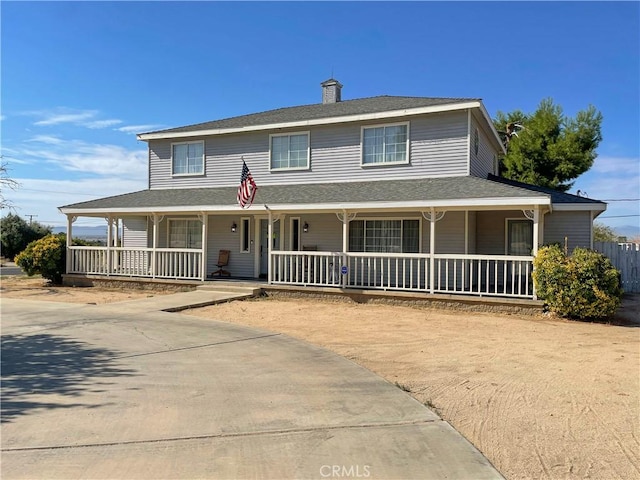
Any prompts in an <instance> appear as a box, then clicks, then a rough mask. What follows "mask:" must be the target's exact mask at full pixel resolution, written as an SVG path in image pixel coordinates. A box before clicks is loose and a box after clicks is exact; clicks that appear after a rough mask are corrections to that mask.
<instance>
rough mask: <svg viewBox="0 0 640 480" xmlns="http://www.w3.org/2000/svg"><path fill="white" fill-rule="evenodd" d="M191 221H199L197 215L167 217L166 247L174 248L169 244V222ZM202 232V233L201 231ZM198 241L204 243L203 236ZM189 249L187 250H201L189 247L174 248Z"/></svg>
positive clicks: (179, 248)
mask: <svg viewBox="0 0 640 480" xmlns="http://www.w3.org/2000/svg"><path fill="white" fill-rule="evenodd" d="M184 220H186V221H191V222H198V221H200V219H199V218H197V217H172V218H168V219H167V248H174V247H172V246H171V222H176V221H177V222H180V221H184ZM201 234H202V233H201ZM200 243H201V244H202V245H204V238H201V239H200ZM185 248H186V249H189V250H201V248H189V247H176V250H181V249H185Z"/></svg>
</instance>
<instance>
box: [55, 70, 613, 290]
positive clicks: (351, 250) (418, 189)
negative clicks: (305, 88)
mask: <svg viewBox="0 0 640 480" xmlns="http://www.w3.org/2000/svg"><path fill="white" fill-rule="evenodd" d="M341 88H342V85H341V84H340V83H339V82H338V81H336V80H334V79H330V80H327V81H325V82H323V83H322V103H318V104H313V105H303V106H296V107H288V108H281V109H277V110H270V111H266V112H261V113H253V114H249V115H242V116H238V117H233V118H227V119H223V120H215V121H212V122H206V123H200V124H196V125H189V126H185V127H179V128H171V129H167V130H161V131H155V132H149V133H143V134H140V135H138V138H139V139H140V140H143V141H145V142H148V145H149V187H148V189H146V190H143V191H139V192H133V193H129V194H124V195H118V196H114V197H108V198H102V199H99V200H92V201H88V202H82V203H77V204H73V205H67V206H65V207H61V208H60V210H61V211H62V213H64V214H65V215H67V218H68V238H69V239H70V238H71V237H72V232H73V222H74V221H75V219H76V218H77V217H79V216H83V217H103V218H106V219H107V225H108V234H109V242H108V245H107V246H106V247H79V246H72V245H71V243H69V245H68V265H67V272H68V273H72V274H85V275H109V276H133V277H147V278H170V279H192V280H193V279H195V280H201V281H205V280H206V279H207V278H208V277H209V276H210V274H211V273H213V272H214V271H216V270H217V269H218V268H217V267H216V264H217V263H219V262H218V260H219V254H220V251H223V250H227V251H229V260H228V264H227V265H226V266H224V268H223V269H224V270H226V271H227V272H229V273H230V274H231V276H232V277H237V278H265V279H267V281H268V282H269V283H271V284H290V285H300V286H309V285H315V286H334V287H336V288H363V289H385V290H408V291H420V292H425V293H464V294H471V295H494V296H515V297H524V298H533V297H534V296H535V292H534V291H533V285H532V282H531V275H530V274H531V271H532V260H533V256H534V255H535V253H536V251H537V248H538V246H540V245H542V244H545V243H552V242H560V243H562V244H563V245H564V244H566V245H567V246H568V248H569V249H570V250H572V249H573V248H574V247H576V246H583V247H590V246H591V245H592V240H593V228H592V225H593V219H594V218H595V217H596V216H597V215H599V214H600V213H601V212H603V211H604V210H605V209H606V204H604V203H603V202H599V201H595V200H590V199H586V198H582V197H578V196H575V195H570V194H566V193H560V192H556V191H553V190H549V189H545V188H541V187H536V186H531V185H526V184H522V183H519V182H514V181H510V180H506V179H503V178H500V177H498V176H497V175H498V157H499V155H500V154H501V153H503V152H504V150H503V145H502V142H501V140H500V138H499V135H498V133H497V132H496V130H495V129H494V127H493V124H492V122H491V119H490V117H489V115H488V114H487V111H486V110H485V107H484V105H483V104H482V102H481V100H480V99H470V98H429V97H396V96H379V97H372V98H361V99H355V100H345V101H343V100H342V99H341ZM243 159H244V161H245V162H246V164H247V165H248V167H249V169H250V171H251V174H252V176H253V178H254V180H255V182H256V184H257V186H258V189H257V194H256V196H255V199H254V202H253V204H252V205H251V206H250V207H249V208H247V209H242V208H241V207H240V206H239V205H238V201H237V198H236V193H237V189H238V185H239V183H240V175H241V170H242V162H243Z"/></svg>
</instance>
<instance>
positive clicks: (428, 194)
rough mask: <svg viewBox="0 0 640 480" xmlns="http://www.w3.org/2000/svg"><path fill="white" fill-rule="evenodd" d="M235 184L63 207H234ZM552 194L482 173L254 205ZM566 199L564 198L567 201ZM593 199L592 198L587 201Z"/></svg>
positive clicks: (282, 197)
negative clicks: (511, 183) (486, 176)
mask: <svg viewBox="0 0 640 480" xmlns="http://www.w3.org/2000/svg"><path fill="white" fill-rule="evenodd" d="M236 192H237V188H236V187H221V188H185V189H165V190H142V191H139V192H133V193H127V194H124V195H117V196H114V197H107V198H101V199H98V200H90V201H87V202H81V203H75V204H71V205H66V206H64V207H61V208H62V209H72V210H85V211H87V212H90V211H91V210H98V209H115V210H119V211H121V210H122V209H127V208H138V209H140V208H146V209H149V211H153V209H154V208H170V207H190V206H194V207H196V206H197V207H203V206H206V207H211V209H212V210H215V208H216V207H218V208H219V207H230V206H234V205H236V204H237V201H236ZM556 194H557V195H555V198H557V199H558V201H563V198H564V197H563V196H569V197H571V198H572V199H573V200H575V201H574V202H573V203H576V202H579V201H581V200H583V201H584V200H588V199H583V198H581V197H576V196H575V195H569V194H565V193H560V192H556ZM550 196H552V197H553V196H554V194H549V193H545V192H540V191H538V190H537V189H535V188H528V187H527V186H525V185H524V184H521V185H519V186H515V185H509V184H507V183H503V182H499V181H496V180H494V179H490V180H489V179H483V178H478V177H472V176H466V177H446V178H421V179H412V180H379V181H372V182H348V183H323V184H308V185H265V186H258V191H257V194H256V198H255V200H254V204H256V205H262V204H267V205H270V204H273V205H291V206H303V205H309V204H326V205H331V204H361V203H389V202H429V201H442V200H444V201H446V200H465V199H466V200H470V201H471V200H480V199H494V198H511V199H513V200H514V203H517V200H518V199H522V198H540V199H541V200H544V199H546V198H549V197H550ZM569 200H570V199H566V200H565V203H569V202H568V201H569ZM589 201H592V202H593V200H589Z"/></svg>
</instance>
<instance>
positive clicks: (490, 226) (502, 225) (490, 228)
mask: <svg viewBox="0 0 640 480" xmlns="http://www.w3.org/2000/svg"><path fill="white" fill-rule="evenodd" d="M507 218H518V219H523V220H524V219H526V217H525V216H524V214H523V213H522V210H514V211H502V212H501V211H498V212H476V232H475V236H476V253H477V254H478V255H505V254H506V250H505V243H506V242H505V231H506V219H507Z"/></svg>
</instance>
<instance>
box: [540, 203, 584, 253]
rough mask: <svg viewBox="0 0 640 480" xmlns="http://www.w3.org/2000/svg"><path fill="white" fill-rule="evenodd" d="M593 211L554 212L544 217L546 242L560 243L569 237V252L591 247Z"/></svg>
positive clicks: (562, 243)
mask: <svg viewBox="0 0 640 480" xmlns="http://www.w3.org/2000/svg"><path fill="white" fill-rule="evenodd" d="M591 223H592V222H591V212H553V213H550V214H547V215H545V217H544V243H545V244H549V243H556V242H557V243H560V244H561V245H562V246H564V239H565V237H567V246H568V247H569V252H572V251H573V249H574V248H576V247H583V248H591Z"/></svg>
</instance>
